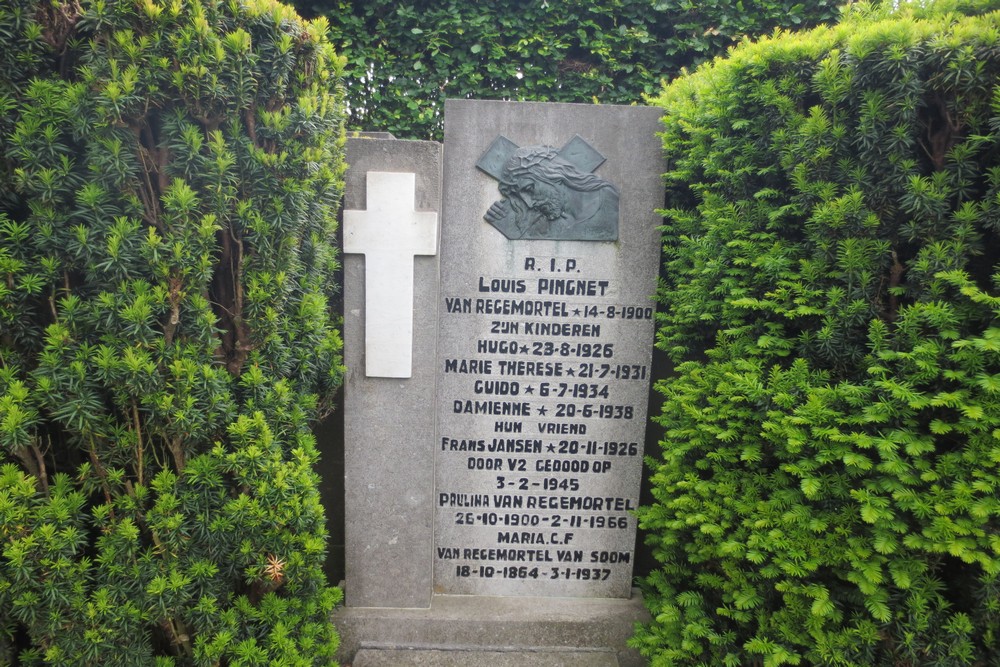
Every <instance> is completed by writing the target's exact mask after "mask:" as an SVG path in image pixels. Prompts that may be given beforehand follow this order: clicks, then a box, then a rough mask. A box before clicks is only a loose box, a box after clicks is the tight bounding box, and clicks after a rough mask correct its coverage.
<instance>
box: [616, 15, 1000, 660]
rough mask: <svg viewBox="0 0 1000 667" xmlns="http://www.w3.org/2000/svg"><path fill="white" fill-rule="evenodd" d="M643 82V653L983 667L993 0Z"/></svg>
mask: <svg viewBox="0 0 1000 667" xmlns="http://www.w3.org/2000/svg"><path fill="white" fill-rule="evenodd" d="M924 4H928V5H929V6H927V7H924V6H915V5H914V4H911V3H902V5H901V8H900V9H899V10H898V11H895V12H894V11H893V10H892V9H891V5H892V3H886V5H887V6H888V8H887V7H886V6H883V7H881V8H880V7H877V6H876V7H873V6H871V5H868V4H864V3H861V4H856V5H854V6H853V7H852V10H851V11H850V12H849V14H848V15H846V16H845V18H844V19H843V21H842V22H841V24H840V25H838V26H835V27H833V28H829V29H827V28H820V29H816V30H813V31H811V32H805V33H800V34H784V35H779V36H775V37H773V38H771V39H765V40H762V41H760V42H759V43H756V44H746V45H742V46H740V47H739V48H738V49H736V50H735V51H733V52H732V53H731V54H730V56H729V57H728V58H726V59H724V60H719V61H717V62H715V63H713V64H712V65H711V66H707V67H703V68H701V69H699V70H698V71H696V72H695V73H693V74H691V75H690V76H686V77H684V78H682V79H679V80H678V81H676V82H674V83H673V84H672V85H670V86H669V87H667V88H666V89H665V91H664V92H663V94H662V96H661V97H660V98H659V99H658V104H660V105H661V106H662V107H663V109H664V111H665V114H666V115H665V129H664V133H663V144H664V147H665V150H666V154H667V159H668V165H669V172H668V173H667V175H666V179H667V191H668V192H667V199H668V210H667V211H666V217H667V223H666V228H665V251H666V257H667V259H666V264H665V271H664V279H663V284H662V289H661V291H660V300H661V303H662V308H661V310H662V314H661V315H660V328H659V334H658V344H659V345H660V346H661V347H662V349H664V350H665V351H666V352H667V353H668V354H669V355H671V357H672V358H673V359H674V360H675V362H677V366H676V370H675V373H674V375H673V376H672V377H670V378H668V379H666V380H663V381H661V382H660V383H659V384H658V386H657V388H658V390H659V391H660V392H661V393H662V394H663V396H664V398H665V402H664V406H663V411H662V414H661V415H660V416H659V422H660V423H661V424H662V425H663V427H664V428H665V438H664V440H663V441H662V443H661V446H662V454H661V456H659V457H657V458H656V459H655V460H654V459H651V460H650V461H649V463H650V465H651V466H652V468H653V474H652V485H653V492H654V495H655V498H656V502H655V503H654V504H653V505H651V506H648V507H645V508H643V509H642V510H641V513H640V525H641V526H642V527H643V528H644V529H645V530H647V531H650V539H649V543H650V545H651V546H652V548H653V549H654V552H655V555H656V558H657V559H658V561H659V563H660V565H659V567H658V568H657V569H656V570H655V571H654V572H653V573H652V574H651V575H650V576H649V577H648V578H647V579H646V580H645V582H644V583H645V587H646V596H647V603H648V604H649V606H650V609H651V611H652V614H653V618H654V620H653V621H652V623H650V624H648V625H647V626H645V627H644V628H642V629H641V630H640V631H639V632H638V633H637V635H636V637H635V638H634V639H633V643H634V645H635V646H636V647H638V648H640V649H641V650H642V651H643V653H644V654H646V655H647V656H649V657H650V658H651V661H652V664H653V665H654V666H658V667H659V666H667V665H704V666H706V667H709V666H710V667H718V666H720V665H726V666H732V667H735V666H743V665H766V666H772V665H783V664H788V665H853V666H857V667H871V666H874V665H885V666H893V667H903V666H916V665H948V666H951V665H976V666H986V665H997V664H1000V580H998V574H1000V264H998V258H1000V85H998V84H1000V12H997V11H993V10H994V9H996V8H997V7H998V3H997V2H965V3H961V4H959V3H954V2H953V3H944V2H939V3H936V4H931V3H924Z"/></svg>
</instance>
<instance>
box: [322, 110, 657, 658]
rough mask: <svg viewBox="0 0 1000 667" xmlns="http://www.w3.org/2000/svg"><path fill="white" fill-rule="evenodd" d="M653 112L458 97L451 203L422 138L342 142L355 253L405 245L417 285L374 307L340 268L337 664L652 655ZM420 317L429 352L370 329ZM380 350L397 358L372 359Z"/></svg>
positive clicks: (353, 271) (353, 259)
mask: <svg viewBox="0 0 1000 667" xmlns="http://www.w3.org/2000/svg"><path fill="white" fill-rule="evenodd" d="M658 117H659V111H658V110H656V109H652V108H648V107H610V106H596V105H594V106H592V105H568V104H528V103H507V102H480V101H449V102H448V103H447V104H446V106H445V143H444V158H443V201H442V203H441V204H440V205H439V206H436V205H435V203H434V201H433V195H434V194H435V191H434V187H433V186H434V185H435V184H436V183H434V182H433V179H430V180H428V179H426V178H424V179H423V181H425V184H424V186H421V182H422V179H421V176H419V173H420V171H421V170H423V171H424V172H425V173H440V172H438V171H437V170H438V169H439V167H438V164H439V163H438V162H435V161H434V160H436V159H438V156H437V155H434V156H433V157H432V156H431V154H430V152H425V153H424V154H423V155H424V158H425V160H424V162H422V163H420V162H419V160H418V161H417V162H414V161H413V159H412V156H413V155H414V154H415V152H417V149H416V148H414V146H415V145H416V144H418V143H419V144H421V146H423V145H424V144H423V142H397V141H384V140H352V142H350V143H349V149H348V150H349V156H348V158H349V159H348V161H349V163H350V164H351V171H350V172H349V174H348V187H347V192H346V197H345V253H352V250H353V251H357V252H364V262H366V263H367V262H368V261H369V257H375V255H376V254H377V253H382V254H383V256H384V255H385V253H387V252H390V251H391V252H393V253H396V256H395V259H393V260H391V261H390V264H391V265H392V270H391V271H390V272H389V279H390V280H392V281H396V282H397V283H398V282H399V281H404V282H405V281H408V280H409V277H408V275H407V274H406V272H407V271H408V270H409V267H414V270H415V271H416V273H415V274H414V283H413V285H412V286H411V285H403V286H398V285H397V288H396V289H394V290H392V291H393V292H394V297H395V298H397V301H398V302H397V303H395V304H394V305H389V299H386V298H382V297H379V298H377V303H376V304H373V303H372V301H371V295H373V294H377V292H376V290H378V289H391V288H389V287H386V286H385V285H374V284H373V283H370V282H365V281H373V280H376V279H377V278H375V277H374V276H373V275H372V273H371V271H370V269H371V266H370V267H369V272H368V273H367V274H365V273H364V271H363V270H362V266H361V261H362V260H361V258H360V257H359V256H357V255H352V254H347V255H346V256H345V270H346V274H345V350H346V352H345V357H346V361H347V364H348V367H349V373H348V377H347V381H346V384H345V411H346V414H345V442H346V447H347V453H346V456H345V470H346V473H345V477H346V485H347V497H346V507H345V510H346V516H347V518H346V558H347V577H346V581H345V593H346V602H347V605H346V607H345V608H343V609H342V610H340V611H339V612H338V615H337V619H336V621H337V624H338V628H339V630H340V632H341V636H342V641H343V646H342V650H341V659H342V660H343V661H344V662H346V663H351V661H352V660H353V661H354V665H355V667H365V666H366V665H368V666H372V665H379V664H395V665H404V664H442V665H444V664H467V665H477V664H483V665H486V664H496V665H502V664H508V661H509V664H521V665H532V664H538V665H543V664H556V665H558V664H565V665H584V664H588V665H589V664H593V665H639V664H642V661H641V659H639V658H638V656H637V655H636V654H635V653H634V652H631V651H629V650H628V649H626V648H625V644H624V643H625V640H626V639H627V638H628V637H629V636H630V635H631V632H632V625H633V624H634V622H635V621H637V620H639V619H641V618H643V617H644V614H645V612H644V609H643V607H642V605H641V601H640V600H639V599H638V596H637V595H636V594H635V593H634V591H633V589H632V585H631V582H632V567H633V564H634V561H635V553H634V547H635V532H636V523H635V518H634V516H633V515H632V510H634V509H635V508H636V506H637V504H638V493H639V483H640V478H641V474H642V454H643V451H642V444H643V441H644V434H645V428H646V421H647V415H646V405H647V400H648V392H649V382H650V361H651V352H652V343H653V307H652V305H653V304H652V300H651V296H652V295H653V293H654V291H655V284H656V275H657V270H658V262H659V251H660V240H659V232H658V230H657V227H658V225H659V219H658V217H657V215H656V213H655V210H656V208H657V207H659V206H660V205H661V203H662V185H661V181H660V174H662V173H663V171H664V167H663V164H662V160H661V158H660V151H659V147H658V142H657V140H656V138H655V133H656V131H657V130H658ZM358 142H362V143H360V144H359V143H358ZM358 146H362V148H359V147H358ZM394 146H395V147H396V148H394ZM423 150H425V151H426V149H423ZM396 152H399V154H400V155H403V156H410V157H407V158H404V159H397V158H396V157H395V154H396ZM361 156H363V157H361ZM360 170H364V172H365V173H364V174H360V173H358V172H359V171H360ZM369 172H372V173H369ZM372 174H374V176H373V175H372ZM387 174H395V175H392V176H388V175H387ZM406 174H417V176H415V177H411V176H406ZM372 179H374V181H373V180H372ZM373 182H377V183H381V184H382V185H378V186H376V187H373V185H372V184H373ZM363 183H364V184H366V185H367V188H366V189H364V190H363V189H362V184H363ZM410 183H415V184H416V185H415V190H411V189H410V188H409V184H410ZM363 192H364V195H365V196H362V193H363ZM373 193H380V194H379V197H382V198H391V199H392V200H393V201H392V204H391V205H387V204H382V203H379V202H377V201H375V200H373V199H372V196H373ZM414 197H415V198H416V202H415V200H414ZM435 211H439V212H440V217H439V219H435V220H434V222H435V223H439V224H440V246H439V249H438V251H437V254H436V255H430V253H429V252H428V251H429V250H432V249H433V248H432V247H431V246H433V245H434V244H436V242H437V236H436V235H435V232H436V228H435V229H432V228H433V227H434V225H433V224H431V218H430V217H429V216H430V215H431V214H432V213H433V212H435ZM349 221H350V224H348V222H349ZM363 225H375V226H377V227H369V228H367V229H363V230H362V229H361V226H363ZM349 228H350V229H349ZM399 230H402V231H399ZM348 234H350V235H351V236H350V238H351V239H363V240H364V243H358V244H349V243H348V242H347V240H346V239H347V238H348ZM380 238H382V239H384V240H385V243H384V246H385V247H383V248H379V247H378V246H379V243H378V240H379V239H380ZM403 265H405V266H403ZM438 273H439V276H438V275H437V274H438ZM382 277H383V278H384V277H385V276H384V275H383V276H382ZM422 281H426V282H422ZM352 283H353V284H352ZM368 285H370V286H368ZM411 289H412V290H413V296H412V297H411V296H410V292H409V290H411ZM362 290H364V291H362ZM366 292H367V293H366ZM366 299H367V301H366ZM407 300H409V301H410V306H409V307H410V308H412V312H401V311H406V309H407V307H406V304H405V303H403V302H405V301H407ZM373 309H374V310H373ZM366 313H367V318H366ZM408 316H412V317H413V318H414V319H413V326H412V333H413V335H412V337H411V336H410V332H409V331H407V330H406V326H404V325H391V328H392V331H391V332H389V333H391V334H392V336H391V337H392V338H393V340H391V341H389V340H387V338H386V337H385V333H386V332H379V333H376V332H372V331H369V330H368V329H369V328H370V327H369V323H371V322H373V321H374V319H373V318H375V317H384V318H388V320H386V321H393V322H399V321H406V318H407V317H408ZM431 321H432V322H433V323H431ZM379 326H380V327H381V326H382V325H379ZM365 341H367V349H365ZM352 347H353V348H354V351H352ZM360 350H365V351H363V352H362V351H360ZM383 356H385V357H388V358H392V359H394V360H395V361H393V362H392V363H389V364H386V365H383V364H381V363H379V364H371V363H367V364H366V362H368V361H370V360H372V359H374V358H380V357H383ZM408 362H412V366H413V368H412V372H410V373H409V375H408V374H407V373H408V372H409V370H410V369H409V368H407V366H408ZM428 419H430V420H431V424H432V425H433V426H431V427H429V426H428V424H427V420H428Z"/></svg>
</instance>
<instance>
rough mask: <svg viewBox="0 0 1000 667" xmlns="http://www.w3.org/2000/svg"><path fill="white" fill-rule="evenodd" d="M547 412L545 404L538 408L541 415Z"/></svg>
mask: <svg viewBox="0 0 1000 667" xmlns="http://www.w3.org/2000/svg"><path fill="white" fill-rule="evenodd" d="M546 412H547V410H546V409H545V406H544V405H542V406H540V407H539V408H538V414H540V415H545V414H546Z"/></svg>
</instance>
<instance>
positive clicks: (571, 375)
mask: <svg viewBox="0 0 1000 667" xmlns="http://www.w3.org/2000/svg"><path fill="white" fill-rule="evenodd" d="M566 375H569V376H570V377H576V371H574V370H573V369H572V368H567V369H566Z"/></svg>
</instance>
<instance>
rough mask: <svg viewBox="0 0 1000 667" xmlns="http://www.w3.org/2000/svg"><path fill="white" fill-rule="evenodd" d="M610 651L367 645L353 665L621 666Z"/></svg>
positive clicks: (358, 666)
mask: <svg viewBox="0 0 1000 667" xmlns="http://www.w3.org/2000/svg"><path fill="white" fill-rule="evenodd" d="M619 665H620V663H619V662H618V659H617V658H616V657H615V654H614V653H612V652H610V651H597V650H594V651H571V650H569V649H564V650H552V651H479V650H473V649H447V650H437V649H435V650H423V649H371V648H363V649H361V650H360V651H358V653H357V655H355V656H354V662H352V663H351V664H350V666H349V667H619Z"/></svg>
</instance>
